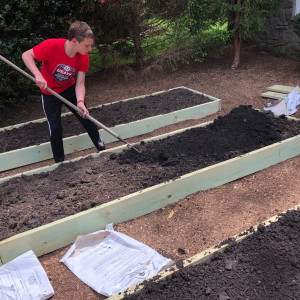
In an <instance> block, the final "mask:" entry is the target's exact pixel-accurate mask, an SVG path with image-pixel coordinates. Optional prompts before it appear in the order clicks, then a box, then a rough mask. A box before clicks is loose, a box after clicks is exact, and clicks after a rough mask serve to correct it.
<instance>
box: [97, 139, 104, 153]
mask: <svg viewBox="0 0 300 300" xmlns="http://www.w3.org/2000/svg"><path fill="white" fill-rule="evenodd" d="M97 149H98V151H103V150H105V145H104V142H103V141H102V139H101V138H100V140H99V142H98V147H97Z"/></svg>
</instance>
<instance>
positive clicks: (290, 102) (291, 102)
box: [286, 86, 300, 115]
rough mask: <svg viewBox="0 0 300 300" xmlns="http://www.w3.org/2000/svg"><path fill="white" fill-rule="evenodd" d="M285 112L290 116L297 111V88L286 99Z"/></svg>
mask: <svg viewBox="0 0 300 300" xmlns="http://www.w3.org/2000/svg"><path fill="white" fill-rule="evenodd" d="M286 98H287V99H286V102H287V103H286V110H287V114H288V115H292V114H294V113H295V112H296V111H297V105H300V95H299V94H298V86H297V87H295V88H294V89H293V90H292V92H291V93H289V94H288V95H287V97H286Z"/></svg>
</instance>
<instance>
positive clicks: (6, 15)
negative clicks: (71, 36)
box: [0, 0, 74, 111]
mask: <svg viewBox="0 0 300 300" xmlns="http://www.w3.org/2000/svg"><path fill="white" fill-rule="evenodd" d="M73 5H74V3H71V1H69V2H68V1H67V3H66V1H64V0H55V1H50V0H45V1H36V0H34V1H27V0H9V1H8V0H2V1H1V2H0V25H1V26H0V36H1V40H0V53H1V55H2V56H4V57H5V58H7V59H8V60H10V61H12V62H13V63H14V64H16V65H18V66H19V67H21V68H22V66H24V65H23V61H22V58H21V55H22V53H23V52H24V51H25V50H28V49H30V48H32V47H33V46H34V45H36V44H37V43H39V42H41V41H42V40H43V39H45V38H50V37H64V36H66V33H67V30H68V27H69V21H70V20H71V19H72V13H71V12H72V11H73V10H74V9H73ZM49 12H51V13H49ZM54 35H55V36H54ZM0 73H1V77H0V111H4V110H5V108H6V107H7V105H8V104H10V105H18V104H20V103H22V100H25V99H26V94H27V92H28V91H29V90H33V89H34V90H36V87H34V85H33V84H32V82H30V81H29V80H28V79H27V78H25V77H24V76H22V75H20V74H19V73H18V72H17V71H16V70H14V69H12V68H11V67H10V66H7V65H6V64H5V63H4V62H2V61H0Z"/></svg>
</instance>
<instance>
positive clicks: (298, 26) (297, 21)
mask: <svg viewBox="0 0 300 300" xmlns="http://www.w3.org/2000/svg"><path fill="white" fill-rule="evenodd" d="M293 27H294V31H295V33H296V34H297V35H298V36H300V14H297V15H296V16H295V18H294V23H293Z"/></svg>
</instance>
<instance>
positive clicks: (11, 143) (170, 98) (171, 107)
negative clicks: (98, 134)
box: [0, 89, 211, 153]
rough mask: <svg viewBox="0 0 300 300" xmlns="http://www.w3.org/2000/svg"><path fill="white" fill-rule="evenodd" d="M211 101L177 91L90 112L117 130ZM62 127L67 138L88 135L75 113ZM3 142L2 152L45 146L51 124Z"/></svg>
mask: <svg viewBox="0 0 300 300" xmlns="http://www.w3.org/2000/svg"><path fill="white" fill-rule="evenodd" d="M209 101H211V100H210V99H209V98H208V97H206V96H204V95H200V94H196V93H193V92H192V91H189V90H186V89H176V90H171V91H167V92H165V93H162V94H158V95H150V96H146V97H144V98H140V99H135V100H132V101H119V102H118V103H112V104H110V105H105V106H102V107H100V108H92V109H90V110H89V111H90V115H91V116H92V117H94V118H95V119H96V120H98V121H100V122H101V123H103V124H104V125H106V126H108V127H113V126H116V125H119V124H126V123H129V122H133V121H136V120H141V119H145V118H149V117H152V116H155V115H159V114H166V113H169V112H172V111H176V110H181V109H184V108H188V107H192V106H196V105H200V104H204V103H207V102H209ZM62 127H63V137H64V138H65V137H69V136H73V135H79V134H81V133H84V132H85V131H84V128H83V127H82V126H81V124H80V123H79V122H78V120H77V119H76V118H75V116H73V114H71V115H66V116H63V117H62ZM0 140H1V141H2V142H1V144H0V153H3V152H7V151H12V150H16V149H20V148H24V147H29V146H33V145H39V144H41V143H45V142H48V141H49V128H48V124H47V122H46V121H45V122H41V123H29V124H26V125H24V126H21V127H19V128H14V129H11V130H5V131H0Z"/></svg>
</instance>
